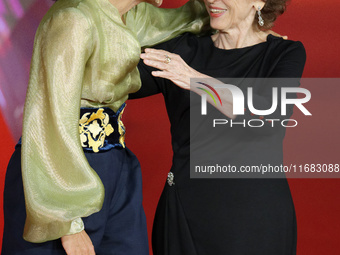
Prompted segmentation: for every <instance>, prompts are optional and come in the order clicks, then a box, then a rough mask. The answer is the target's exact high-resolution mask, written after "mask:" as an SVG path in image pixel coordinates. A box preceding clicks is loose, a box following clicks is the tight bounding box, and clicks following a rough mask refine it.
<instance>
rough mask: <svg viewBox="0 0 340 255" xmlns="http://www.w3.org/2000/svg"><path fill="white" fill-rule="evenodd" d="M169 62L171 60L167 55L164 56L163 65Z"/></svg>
mask: <svg viewBox="0 0 340 255" xmlns="http://www.w3.org/2000/svg"><path fill="white" fill-rule="evenodd" d="M170 62H171V58H170V57H169V56H168V55H165V60H164V63H165V64H169V63H170Z"/></svg>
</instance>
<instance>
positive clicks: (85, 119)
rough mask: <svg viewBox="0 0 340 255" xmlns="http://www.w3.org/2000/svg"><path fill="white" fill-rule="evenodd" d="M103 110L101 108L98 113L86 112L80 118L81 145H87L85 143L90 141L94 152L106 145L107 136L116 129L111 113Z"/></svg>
mask: <svg viewBox="0 0 340 255" xmlns="http://www.w3.org/2000/svg"><path fill="white" fill-rule="evenodd" d="M103 112H104V109H103V108H99V109H98V111H97V112H96V113H94V112H93V113H92V114H91V113H89V112H88V113H85V114H84V115H83V116H82V117H81V118H80V120H79V133H80V141H81V146H83V147H87V146H86V144H85V143H86V142H88V145H89V147H90V148H92V150H93V152H98V151H99V148H101V147H103V146H104V141H105V137H106V136H109V135H110V134H112V133H113V131H114V129H113V127H112V126H111V124H109V120H110V118H109V115H108V114H107V113H103ZM90 114H91V116H89V115H90Z"/></svg>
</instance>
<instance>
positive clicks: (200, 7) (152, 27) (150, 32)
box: [125, 0, 209, 47]
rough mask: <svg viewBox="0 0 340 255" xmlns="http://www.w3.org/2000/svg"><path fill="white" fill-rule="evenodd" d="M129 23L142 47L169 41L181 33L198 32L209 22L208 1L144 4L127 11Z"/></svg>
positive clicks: (194, 0)
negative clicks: (162, 5)
mask: <svg viewBox="0 0 340 255" xmlns="http://www.w3.org/2000/svg"><path fill="white" fill-rule="evenodd" d="M125 18H126V24H127V26H128V27H129V28H130V29H131V30H132V31H134V32H135V34H136V35H137V38H138V41H139V42H140V45H141V47H148V46H153V45H155V44H159V43H161V42H165V41H168V40H170V39H172V38H174V37H176V36H177V35H179V34H183V33H185V32H191V33H195V34H198V33H200V32H201V31H202V29H203V28H204V27H205V26H207V25H208V24H209V14H208V12H207V11H206V8H205V6H204V2H203V1H201V0H189V1H188V2H187V3H186V4H185V5H183V6H182V7H179V8H176V9H164V8H158V7H155V6H153V5H151V4H148V3H140V4H138V5H137V6H136V7H134V8H133V9H132V10H130V11H129V12H128V13H127V14H126V17H125Z"/></svg>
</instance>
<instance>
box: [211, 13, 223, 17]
mask: <svg viewBox="0 0 340 255" xmlns="http://www.w3.org/2000/svg"><path fill="white" fill-rule="evenodd" d="M224 13H225V12H221V13H212V12H210V16H211V17H213V18H218V17H220V16H222V15H223V14H224Z"/></svg>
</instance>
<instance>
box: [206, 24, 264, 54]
mask: <svg viewBox="0 0 340 255" xmlns="http://www.w3.org/2000/svg"><path fill="white" fill-rule="evenodd" d="M267 36H268V34H267V33H266V32H263V31H259V30H258V31H257V30H256V28H254V27H253V26H250V27H242V26H238V27H235V28H232V29H228V30H227V31H218V33H217V34H214V35H213V36H212V37H211V38H212V40H213V42H214V44H215V46H216V47H217V48H220V49H235V48H244V47H248V46H252V45H255V44H258V43H261V42H265V41H266V40H267Z"/></svg>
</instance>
